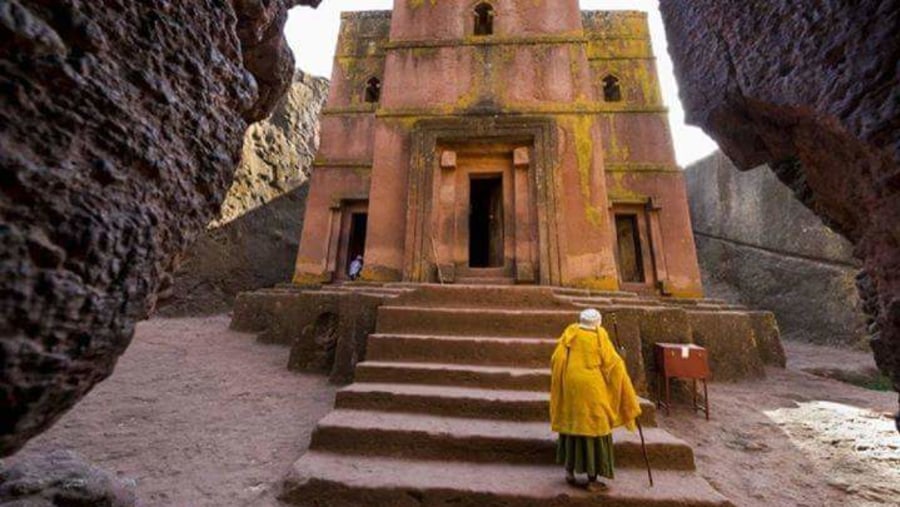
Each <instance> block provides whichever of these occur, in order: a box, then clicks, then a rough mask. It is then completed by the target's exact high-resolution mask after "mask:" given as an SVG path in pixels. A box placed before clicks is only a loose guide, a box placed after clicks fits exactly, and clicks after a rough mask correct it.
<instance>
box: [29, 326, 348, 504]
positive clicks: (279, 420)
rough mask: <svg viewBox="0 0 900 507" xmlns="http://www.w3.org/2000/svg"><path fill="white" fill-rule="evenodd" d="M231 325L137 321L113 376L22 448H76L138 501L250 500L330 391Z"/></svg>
mask: <svg viewBox="0 0 900 507" xmlns="http://www.w3.org/2000/svg"><path fill="white" fill-rule="evenodd" d="M228 323H229V319H228V317H226V316H215V317H208V318H195V319H154V320H151V321H148V322H143V323H141V324H140V325H139V326H138V329H137V333H136V335H135V337H134V342H133V343H132V345H131V347H130V348H129V349H128V351H127V352H126V353H125V354H124V355H123V356H122V357H121V359H120V360H119V364H118V365H117V366H116V370H115V372H114V373H113V375H112V376H111V377H110V378H109V379H107V380H106V381H104V382H103V383H101V384H100V385H99V386H97V388H95V389H94V390H93V391H92V392H91V393H90V394H89V395H88V396H87V397H86V398H85V399H84V400H83V401H82V402H81V403H79V404H78V405H77V406H76V407H75V408H74V409H73V410H72V411H71V412H69V413H67V414H66V415H65V416H63V418H62V419H61V420H60V421H59V422H58V423H57V424H56V425H55V426H54V427H53V428H51V429H50V430H49V431H48V432H46V433H44V434H43V435H41V436H39V437H38V438H36V439H34V440H33V441H31V442H29V444H28V445H27V446H26V447H25V449H24V450H23V451H22V452H23V453H28V452H44V451H48V450H51V449H56V448H65V449H72V450H74V451H76V452H78V453H80V454H81V455H83V456H85V457H86V458H87V459H88V460H90V461H92V462H94V463H95V464H97V465H99V466H101V467H103V468H105V469H107V470H109V471H110V472H115V473H119V474H122V475H125V476H127V477H130V478H132V479H135V480H136V482H137V495H138V498H139V501H140V504H139V505H144V506H164V505H165V506H230V505H246V504H256V503H258V499H259V498H261V497H264V496H266V493H267V492H266V490H267V488H268V487H269V486H270V485H271V484H272V483H274V482H277V481H278V479H279V478H280V477H281V476H282V475H283V474H284V472H285V471H286V470H287V469H288V467H289V466H290V464H291V463H292V462H293V461H294V460H295V459H297V457H299V456H300V455H301V454H302V453H303V451H304V450H305V449H306V446H307V445H308V442H309V436H310V432H311V431H312V429H313V427H314V426H315V423H316V421H318V420H319V419H320V418H321V417H322V416H324V415H325V414H326V413H328V411H330V410H331V407H332V404H333V401H334V387H332V386H329V385H328V384H327V382H326V380H325V379H324V378H323V377H319V376H313V375H299V374H295V373H292V372H289V371H288V370H287V369H286V367H285V365H286V364H287V360H288V349H287V348H285V347H277V346H266V345H260V344H257V343H256V342H255V340H254V337H253V335H248V334H241V333H236V332H233V331H230V330H228ZM18 456H19V455H16V457H18Z"/></svg>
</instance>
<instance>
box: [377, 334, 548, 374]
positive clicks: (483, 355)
mask: <svg viewBox="0 0 900 507" xmlns="http://www.w3.org/2000/svg"><path fill="white" fill-rule="evenodd" d="M555 347H556V340H555V339H547V338H543V339H541V338H504V337H478V336H428V335H412V334H373V335H370V336H369V340H368V345H367V352H366V357H367V358H368V359H371V360H376V361H403V362H431V363H458V364H476V365H493V366H519V367H532V368H533V367H546V366H547V365H549V363H550V356H551V355H552V354H553V350H554V348H555Z"/></svg>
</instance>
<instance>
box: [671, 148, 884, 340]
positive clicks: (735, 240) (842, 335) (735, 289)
mask: <svg viewBox="0 0 900 507" xmlns="http://www.w3.org/2000/svg"><path fill="white" fill-rule="evenodd" d="M685 181H686V182H687V187H688V196H689V201H690V206H691V221H692V223H693V227H694V238H695V241H696V243H697V254H698V258H699V260H700V268H701V271H702V273H703V278H704V279H703V287H704V288H705V290H706V293H707V296H712V297H720V298H725V299H729V300H732V301H733V302H737V303H742V304H745V305H748V306H750V307H752V308H759V309H764V310H769V311H772V312H774V313H775V316H776V317H777V318H778V327H779V328H780V329H781V335H782V337H784V338H788V339H795V340H802V341H808V342H816V343H826V344H841V345H865V344H866V343H867V342H868V333H867V331H866V317H865V314H864V313H863V312H862V303H861V301H860V298H859V293H858V292H857V290H856V276H857V274H858V273H859V269H860V262H859V261H858V260H857V259H856V258H854V257H853V246H852V245H851V244H850V243H849V242H848V241H847V240H846V239H844V238H843V237H842V236H840V235H839V234H837V233H835V232H832V231H831V230H830V229H828V228H827V227H825V226H824V225H823V224H822V221H821V220H820V219H819V218H818V217H817V216H816V215H815V214H814V213H813V212H811V211H810V210H809V209H807V208H806V207H805V206H803V204H801V203H800V202H799V201H798V200H797V199H796V198H795V197H794V195H793V193H792V192H791V190H790V189H789V188H787V187H786V186H784V184H782V183H781V182H780V181H778V178H776V177H775V175H773V174H772V172H771V171H769V169H768V168H766V167H764V166H763V167H758V168H756V169H753V170H751V171H746V172H738V171H737V170H736V169H735V168H734V166H733V165H732V164H731V162H730V161H729V160H728V158H727V157H725V156H724V155H723V154H722V153H715V154H713V155H711V156H709V157H707V158H706V159H704V160H701V161H699V162H697V163H695V164H693V165H691V166H690V167H687V168H686V169H685Z"/></svg>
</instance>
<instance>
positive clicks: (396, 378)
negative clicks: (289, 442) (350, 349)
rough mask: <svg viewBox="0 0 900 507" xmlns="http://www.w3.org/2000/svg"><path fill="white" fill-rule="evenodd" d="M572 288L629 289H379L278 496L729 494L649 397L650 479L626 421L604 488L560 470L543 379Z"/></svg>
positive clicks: (715, 500)
mask: <svg viewBox="0 0 900 507" xmlns="http://www.w3.org/2000/svg"><path fill="white" fill-rule="evenodd" d="M391 288H392V289H403V288H405V287H404V286H402V285H400V286H393V287H391ZM344 290H346V289H344ZM367 290H371V289H367ZM568 297H575V298H592V297H609V298H610V302H609V304H608V305H607V307H612V305H614V304H616V303H614V302H613V301H612V298H613V297H615V298H620V297H621V298H623V299H628V300H631V299H638V298H637V296H634V295H628V294H616V295H614V296H608V295H602V296H601V295H597V296H594V295H591V294H590V293H587V294H574V295H568V294H563V295H560V294H557V293H555V292H554V291H552V290H549V291H548V290H547V289H539V288H528V289H526V290H521V289H520V288H509V287H490V286H484V287H463V288H460V287H452V288H448V287H425V288H419V289H416V290H413V291H411V292H407V293H404V294H402V295H399V296H394V295H392V296H391V297H390V298H389V299H386V300H385V301H384V303H383V304H382V306H380V307H379V308H378V315H377V323H376V327H375V330H374V331H375V332H374V333H372V334H371V335H370V336H369V338H368V344H367V350H366V358H365V361H363V362H361V363H359V364H358V365H357V369H356V382H355V383H353V384H352V385H349V386H347V387H345V388H343V389H341V390H340V391H338V393H337V396H336V400H335V410H334V411H333V412H332V413H330V414H329V415H327V416H326V417H325V418H323V419H322V420H321V421H320V422H319V424H318V426H317V428H316V430H315V432H314V434H313V436H312V441H311V444H310V449H309V451H308V452H307V453H306V454H305V455H304V456H303V457H301V458H300V459H299V460H298V461H297V462H296V463H295V465H294V466H293V469H292V471H291V472H290V473H289V475H288V477H287V478H286V479H285V480H284V482H283V485H282V491H281V494H280V497H279V498H280V499H281V500H282V501H284V502H286V503H288V504H291V505H316V506H339V505H359V506H376V505H378V506H380V505H384V506H420V505H433V506H439V505H447V506H449V505H454V506H473V507H474V506H484V505H504V506H555V505H559V506H562V505H618V506H688V505H696V506H724V505H731V504H730V503H729V502H728V500H727V499H726V498H724V497H723V496H722V495H720V494H719V493H718V492H716V491H715V490H714V489H713V488H712V487H711V486H710V485H709V484H708V483H707V482H706V481H704V480H703V479H702V478H701V477H699V475H697V473H696V471H695V464H694V455H693V450H692V449H691V448H690V446H689V445H687V444H686V443H685V442H684V441H682V440H680V439H678V438H676V437H674V436H672V435H671V434H669V433H667V432H666V431H664V430H662V429H660V428H658V427H657V426H656V412H655V409H654V406H653V404H652V403H650V402H647V401H646V400H642V407H643V409H644V415H643V416H642V422H643V424H644V433H645V436H646V439H647V451H648V454H649V457H650V460H651V464H652V466H653V469H654V479H655V483H656V485H655V486H654V487H652V488H651V487H650V486H649V485H648V483H647V473H646V470H645V469H644V463H643V457H642V454H641V446H640V440H639V439H638V437H637V435H634V434H631V433H628V432H626V431H623V430H617V431H616V432H615V433H614V442H615V444H614V445H615V450H616V462H617V469H616V479H615V480H614V481H612V482H611V490H610V491H609V492H608V493H606V494H603V495H602V496H598V495H591V494H588V493H587V492H585V491H582V490H578V489H573V488H571V487H569V486H568V485H567V484H566V483H565V481H564V480H563V470H562V468H561V467H559V466H557V465H555V464H554V457H555V435H554V434H552V433H551V431H550V428H549V423H548V403H549V396H548V394H547V392H548V389H549V376H550V372H549V358H550V354H551V352H552V350H553V347H554V343H555V339H556V337H557V336H558V335H559V333H560V332H561V330H562V328H563V327H564V326H565V325H566V324H568V323H571V322H572V321H573V320H574V319H575V318H576V317H577V312H578V306H577V305H576V303H575V302H573V301H569V300H567V299H566V298H568ZM593 303H594V301H591V302H590V303H587V304H593Z"/></svg>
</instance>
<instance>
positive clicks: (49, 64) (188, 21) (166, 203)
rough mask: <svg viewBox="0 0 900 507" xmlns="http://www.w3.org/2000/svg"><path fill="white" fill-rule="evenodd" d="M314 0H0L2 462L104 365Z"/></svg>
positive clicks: (165, 268) (270, 87)
mask: <svg viewBox="0 0 900 507" xmlns="http://www.w3.org/2000/svg"><path fill="white" fill-rule="evenodd" d="M318 2H319V0H301V1H300V2H297V1H293V0H291V1H288V0H270V1H266V2H263V1H261V0H231V1H228V0H192V1H190V2H169V1H162V0H154V1H149V0H148V1H140V2H135V1H127V0H95V1H90V2H86V1H81V0H59V1H56V2H39V1H33V0H32V1H29V0H7V1H4V2H0V37H2V40H3V41H4V42H3V44H2V45H0V88H2V90H3V93H2V99H0V125H2V127H0V168H2V169H0V456H2V455H6V454H9V453H11V452H14V451H15V450H16V449H18V448H19V447H21V446H22V444H23V443H24V442H25V441H26V440H27V439H28V438H30V437H31V436H33V435H35V434H37V433H39V432H40V431H42V430H43V429H45V428H46V427H47V426H49V425H50V424H52V423H53V421H55V420H56V418H58V417H59V415H61V414H62V413H63V412H64V411H65V410H66V409H68V408H69V407H71V406H72V405H73V404H75V403H76V402H77V401H78V400H79V399H80V398H81V397H82V396H84V394H85V393H87V391H88V390H90V388H91V387H92V386H93V385H94V384H96V383H97V382H99V381H100V380H102V379H104V378H105V377H106V376H108V375H109V374H110V373H111V372H112V369H113V367H114V365H115V363H116V358H117V357H118V356H119V355H120V354H121V353H122V352H123V351H124V350H125V348H126V347H127V346H128V344H129V342H130V340H131V337H132V335H133V332H134V324H135V321H137V320H138V319H142V318H145V317H146V316H147V315H148V313H149V312H150V311H151V310H152V309H153V307H154V305H155V302H156V294H157V291H158V290H159V289H160V288H162V287H164V286H165V285H166V284H167V283H168V280H169V273H171V271H172V266H173V261H174V260H175V258H176V257H177V255H178V254H180V253H181V252H182V251H183V250H184V249H185V248H186V247H187V246H188V245H189V244H190V243H191V242H192V241H193V239H194V238H195V237H196V235H197V233H199V232H200V231H201V230H202V229H203V227H204V226H205V225H206V224H208V223H209V221H210V220H211V219H212V218H213V217H215V216H216V214H217V213H218V210H219V207H220V205H221V203H222V201H223V200H224V198H225V193H226V191H227V189H228V188H229V186H230V185H231V179H232V175H233V173H234V169H235V167H236V166H237V163H238V161H239V158H240V150H241V146H242V141H243V137H244V131H245V130H246V128H247V125H248V124H249V123H251V122H254V121H257V120H259V119H261V118H264V117H266V116H267V115H268V114H269V112H270V111H271V109H272V107H273V106H274V105H275V103H277V101H278V100H279V99H280V97H281V96H282V95H283V94H284V92H285V91H286V89H287V87H288V85H289V83H290V79H291V75H292V69H293V58H292V56H291V53H290V50H289V49H288V46H287V42H286V40H285V39H284V36H283V34H282V30H283V26H284V22H285V19H286V16H287V8H289V7H291V6H292V5H294V4H298V3H303V4H318Z"/></svg>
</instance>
